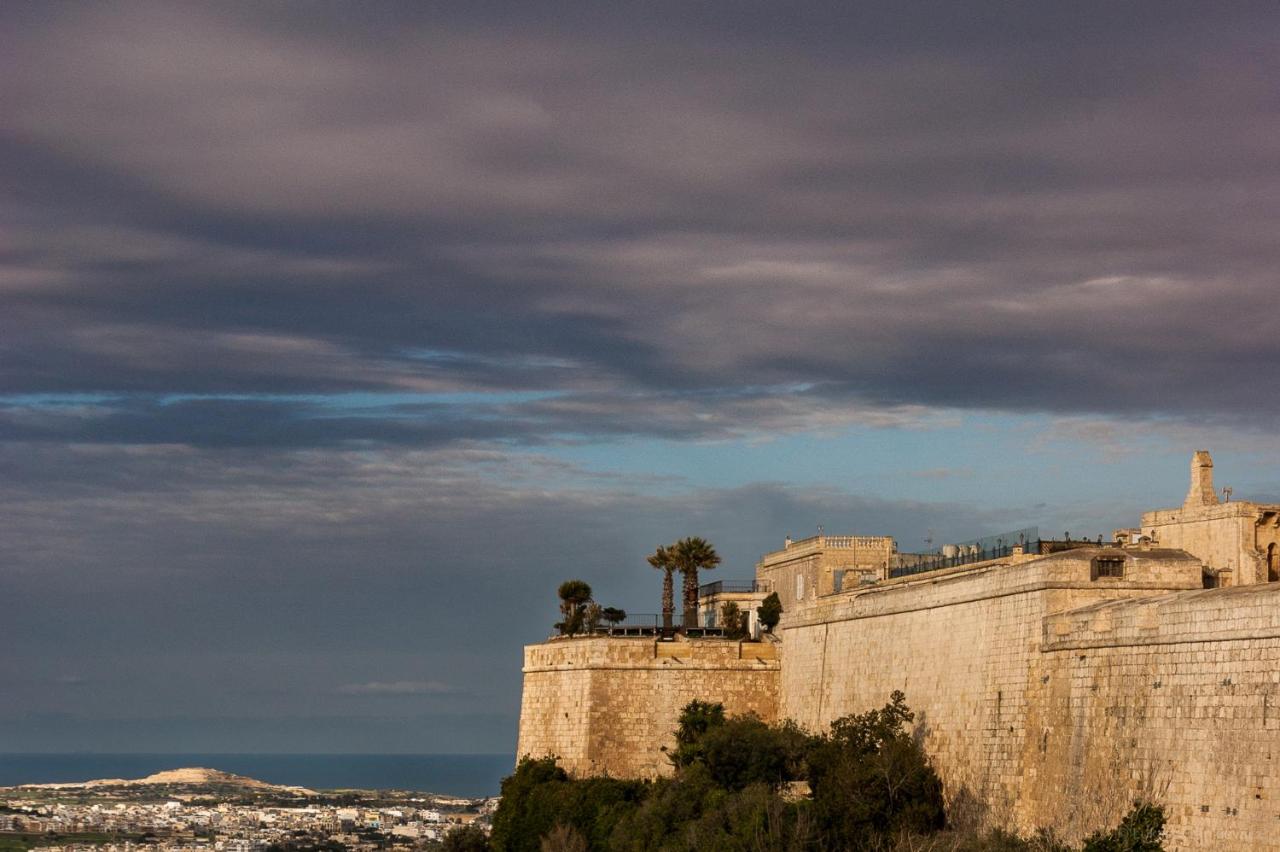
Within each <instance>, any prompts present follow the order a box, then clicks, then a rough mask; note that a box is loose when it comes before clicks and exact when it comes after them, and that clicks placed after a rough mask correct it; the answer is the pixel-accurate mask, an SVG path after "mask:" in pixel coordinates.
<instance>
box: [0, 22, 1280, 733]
mask: <svg viewBox="0 0 1280 852" xmlns="http://www.w3.org/2000/svg"><path fill="white" fill-rule="evenodd" d="M620 6H621V4H599V3H560V4H553V5H550V6H548V5H545V4H540V5H539V6H538V9H537V10H536V11H535V10H533V9H532V8H531V7H530V6H529V5H528V4H504V3H487V2H477V3H467V4H460V5H455V7H454V8H452V9H449V8H443V7H441V6H440V5H439V4H428V5H424V4H420V3H393V2H388V3H380V4H378V5H376V6H334V5H318V4H313V3H305V4H287V3H277V4H272V5H269V6H264V5H263V4H257V3H230V2H228V3H184V4H171V3H154V4H152V3H129V4H118V5H117V4H106V3H97V4H27V5H19V4H10V5H8V6H7V7H5V8H4V10H3V11H2V12H0V599H4V600H7V601H16V602H18V605H15V606H10V607H9V608H8V613H7V615H6V618H5V619H3V620H0V645H2V646H4V647H5V648H6V649H7V650H10V653H9V654H7V655H5V658H4V659H3V660H0V677H4V678H5V679H6V681H5V682H6V683H10V684H16V685H17V687H18V688H14V689H6V690H2V691H0V732H6V733H5V735H6V736H9V737H10V740H4V739H3V737H0V750H4V749H11V750H12V749H19V748H25V749H28V750H30V749H38V748H98V747H102V746H101V744H102V743H110V744H111V746H112V747H114V748H117V749H122V750H127V749H135V748H136V749H142V750H147V749H151V750H155V749H157V748H161V747H172V744H173V743H182V742H189V743H205V744H206V745H208V746H209V747H219V748H228V749H230V750H235V749H236V748H237V745H236V743H237V742H238V743H239V744H240V746H239V747H243V748H244V749H257V748H266V747H270V746H271V745H272V744H273V743H274V744H277V745H278V744H280V743H287V744H288V747H289V748H294V749H299V750H310V749H318V750H325V749H326V748H332V746H333V742H334V741H335V740H336V739H342V740H343V741H344V742H347V743H350V744H352V745H351V747H352V748H353V749H360V748H363V749H369V750H383V749H397V750H406V749H409V750H413V749H416V750H422V751H432V750H452V749H463V750H490V749H505V748H509V747H510V742H509V741H508V740H507V739H504V737H506V736H507V734H508V733H510V732H512V731H513V728H512V727H511V725H512V719H513V716H514V713H515V707H516V685H517V683H518V667H519V659H518V656H519V655H518V653H517V652H516V651H515V650H514V649H515V648H516V647H517V646H518V645H519V644H520V643H522V642H525V641H534V640H537V639H538V638H540V637H541V636H542V635H543V634H544V631H545V630H546V627H547V624H548V623H549V620H552V619H554V600H550V599H549V598H550V590H551V589H553V588H554V585H555V583H556V582H558V581H559V580H561V579H563V578H564V577H565V576H567V575H569V574H573V575H581V576H585V577H588V578H589V579H590V580H591V582H592V583H593V584H595V585H596V586H597V588H598V590H599V591H600V593H601V596H602V597H604V598H607V601H606V602H610V603H618V604H621V605H624V606H626V607H628V608H629V609H636V607H637V606H639V607H641V608H643V607H648V606H652V603H649V602H651V601H652V600H653V597H654V596H653V591H654V587H653V578H652V576H650V574H651V572H648V573H646V571H647V569H645V566H644V564H643V561H642V557H643V554H644V553H646V552H648V551H649V550H650V549H651V548H652V547H653V546H654V545H655V544H657V543H658V542H662V541H669V540H671V539H673V538H675V537H677V536H679V535H684V534H691V533H698V534H702V535H706V536H707V537H709V538H711V539H712V540H713V541H715V542H716V543H717V544H718V545H719V546H720V547H721V550H722V552H723V553H724V554H725V555H726V573H732V575H733V576H738V577H742V576H745V575H746V574H748V573H749V571H750V566H751V565H752V564H753V562H754V561H755V559H756V558H757V557H758V555H759V554H760V552H762V551H764V550H767V549H769V548H772V547H775V546H776V545H777V542H778V541H779V540H780V539H781V537H782V536H783V535H785V534H787V533H789V532H795V533H800V532H802V531H807V530H808V529H811V528H812V525H813V523H815V521H817V522H821V521H823V520H827V521H830V522H832V523H833V524H835V523H839V524H841V525H847V527H848V528H849V529H850V531H860V532H867V533H889V534H893V535H897V536H899V537H900V538H902V539H903V541H904V542H907V541H919V540H920V537H921V529H922V528H923V527H929V528H932V529H933V530H934V532H935V533H936V534H937V536H938V539H939V540H942V539H945V538H971V537H973V536H974V535H975V534H978V533H981V532H989V531H995V530H999V529H1002V528H1012V527H1015V526H1022V525H1023V524H1025V523H1031V522H1036V521H1038V520H1040V519H1041V518H1040V515H1039V514H1038V513H1041V510H1042V509H1044V507H1043V506H1037V505H1034V503H1033V504H1032V505H1030V506H1028V505H1022V506H1018V505H1012V506H1011V505H1008V504H1009V502H1011V500H1012V498H1011V497H1009V495H1010V493H1011V489H1012V488H1013V487H1014V486H1011V485H1010V479H1011V476H1012V474H1011V473H1010V471H1012V470H1019V471H1025V470H1027V469H1029V468H1031V467H1033V465H1030V464H1026V463H1025V460H1019V459H1017V458H1014V456H1015V455H1016V454H1017V453H1018V452H1020V451H1021V450H1022V449H1024V448H1025V447H1026V446H1033V445H1034V443H1035V440H1036V439H1035V438H1034V437H1026V438H1025V440H1024V441H1023V442H1022V443H1021V444H1018V445H1017V446H1010V447H1009V448H1007V449H1006V448H1003V447H993V446H992V445H993V444H996V443H999V442H1000V441H1001V440H1002V437H1001V435H1002V434H1007V433H1001V434H997V433H996V432H994V431H986V432H984V431H983V429H984V427H983V426H982V425H976V426H975V425H973V424H974V422H975V421H979V422H980V421H981V420H982V418H989V417H997V416H1014V417H1024V418H1029V419H1030V420H1029V422H1034V423H1036V424H1039V425H1041V426H1043V425H1045V424H1047V427H1046V430H1045V435H1046V436H1048V437H1046V438H1045V440H1049V441H1053V440H1058V439H1059V438H1058V437H1055V436H1062V435H1069V436H1070V440H1071V441H1075V442H1077V445H1079V444H1091V445H1093V446H1095V447H1100V448H1101V451H1102V452H1104V453H1105V454H1106V457H1107V460H1108V463H1110V462H1117V464H1118V461H1117V460H1124V459H1125V458H1127V457H1130V456H1131V455H1132V454H1133V453H1134V452H1135V447H1139V448H1140V447H1141V445H1142V442H1143V441H1149V440H1152V439H1151V437H1150V436H1151V435H1152V434H1155V433H1157V432H1161V433H1162V434H1165V435H1170V436H1176V441H1174V442H1175V443H1177V444H1178V453H1181V452H1182V447H1183V446H1185V445H1188V444H1189V443H1191V442H1193V441H1194V442H1198V441H1199V440H1200V439H1201V437H1202V436H1203V435H1205V434H1209V433H1206V431H1205V430H1206V429H1207V428H1209V427H1211V428H1212V429H1213V430H1214V431H1213V432H1212V434H1213V435H1215V436H1218V438H1220V441H1219V444H1218V445H1227V444H1228V443H1229V444H1231V445H1232V446H1233V449H1235V448H1240V452H1241V455H1242V456H1243V455H1244V454H1246V453H1254V454H1256V455H1258V456H1261V454H1262V453H1263V451H1264V450H1268V449H1269V448H1272V447H1273V446H1274V439H1273V438H1270V437H1268V436H1267V434H1268V432H1269V431H1274V423H1275V420H1276V417H1277V416H1278V415H1280V395H1277V394H1276V393H1274V391H1273V390H1272V389H1271V386H1272V385H1273V384H1274V381H1273V380H1272V377H1273V376H1274V375H1275V374H1276V372H1277V368H1280V334H1277V333H1276V322H1275V314H1276V311H1275V309H1274V306H1273V302H1274V299H1275V294H1276V292H1277V282H1276V270H1277V269H1280V243H1277V241H1276V239H1275V234H1276V233H1277V232H1278V231H1280V142H1278V141H1277V140H1280V103H1278V102H1277V99H1276V97H1275V82H1274V81H1275V80H1276V79H1278V78H1280V67H1278V66H1280V59H1278V58H1277V54H1276V51H1275V50H1274V44H1275V40H1276V36H1277V35H1278V34H1280V16H1277V14H1276V11H1275V8H1274V4H1249V3H1239V4H1231V5H1230V6H1229V7H1227V6H1223V5H1221V4H1218V5H1214V6H1212V7H1210V6H1208V5H1205V4H1199V3H1177V2H1167V0H1161V2H1146V3H1128V4H1115V3H1083V4H1081V3H1075V4H1061V3H1020V4H1007V3H964V4H955V3H938V4H933V3H923V2H921V3H902V2H892V3H890V2H884V3H878V2H873V3H857V4H849V3H832V4H828V5H822V4H813V3H794V4H786V5H769V4H749V3H741V2H734V3H700V4H696V5H695V4H688V3H665V2H656V3H646V4H643V5H636V6H634V7H630V8H620ZM966 418H969V419H966ZM1035 418H1040V419H1039V420H1036V419H1035ZM852 432H859V434H863V433H865V434H869V435H873V436H874V437H873V438H870V439H868V440H867V441H866V442H865V443H864V444H863V445H860V449H862V450H863V451H865V452H866V453H867V459H866V461H867V465H866V467H868V468H871V467H873V466H874V465H872V464H871V463H872V462H875V461H877V460H879V459H882V458H888V457H894V458H896V457H898V456H899V455H900V456H902V457H904V458H905V461H904V463H903V464H901V465H899V468H900V469H898V470H897V471H896V474H895V475H896V476H898V477H899V478H905V479H906V480H909V481H912V482H914V483H916V484H917V487H918V489H919V490H920V491H921V492H923V490H924V489H934V491H933V492H924V493H934V495H935V499H933V500H932V502H928V503H925V502H920V501H917V500H908V499H904V498H902V497H901V496H900V495H899V496H894V495H893V494H888V495H885V494H882V493H881V490H882V489H879V488H878V486H880V485H881V484H882V482H880V481H878V480H877V479H876V478H875V477H874V476H872V475H871V474H867V475H866V476H863V477H862V478H858V476H847V477H844V478H843V479H838V478H837V477H836V475H835V474H834V473H828V471H835V470H836V469H837V467H838V466H837V465H836V464H835V463H834V462H833V463H831V464H830V465H828V464H827V463H826V462H825V460H823V459H821V458H817V459H815V458H814V454H815V453H816V452H817V451H816V450H815V449H814V446H813V445H810V444H806V442H807V441H811V440H817V438H816V437H815V436H831V435H837V436H839V435H842V434H848V433H852ZM922 433H924V434H928V435H937V436H938V438H937V443H938V444H939V445H944V446H946V447H947V448H948V449H954V452H951V453H945V454H941V453H934V454H930V456H931V457H930V458H928V459H917V458H914V457H913V453H910V452H907V451H906V450H904V449H903V448H904V447H912V448H914V447H917V446H920V445H921V443H922V442H910V441H907V440H906V439H904V438H902V436H903V435H907V434H912V435H919V434H922ZM895 436H896V437H895ZM1024 437H1025V436H1024ZM766 440H772V441H775V442H776V444H777V448H776V449H775V450H774V451H773V455H772V456H770V457H769V461H770V462H771V469H772V470H775V471H777V470H781V471H783V472H784V475H777V476H766V475H762V474H760V473H758V472H757V471H755V470H754V469H750V468H749V467H748V464H747V462H745V461H743V460H741V459H737V460H731V461H729V462H725V463H720V467H719V469H716V470H710V471H709V468H710V467H712V466H714V464H713V462H711V461H708V459H710V458H711V456H710V455H708V454H700V452H701V451H702V450H703V449H705V448H706V447H708V446H710V445H714V446H719V447H724V446H728V447H730V448H731V449H732V450H734V451H737V450H740V449H742V448H746V447H753V446H756V445H757V444H758V443H759V442H761V441H766ZM1171 440H1173V439H1171ZM788 442H790V443H788ZM925 443H927V442H925ZM973 446H980V447H981V448H982V449H980V450H972V449H971V448H972V447H973ZM584 448H585V449H584ZM621 448H625V450H626V451H627V453H628V461H627V463H626V464H622V463H621V462H617V459H618V458H620V457H621V452H622V450H621ZM592 451H594V452H595V455H592V454H591V453H592ZM646 452H650V453H652V454H653V455H655V456H656V455H657V454H658V453H666V454H670V455H671V456H672V457H673V458H678V459H680V460H682V461H684V460H687V462H688V464H687V469H680V464H679V463H678V462H673V461H670V460H668V459H665V458H664V459H663V461H664V464H661V465H660V464H658V463H657V461H658V460H657V459H656V458H655V459H654V460H653V461H652V462H648V463H646V460H645V459H644V454H645V453H646ZM707 452H708V453H709V452H710V451H707ZM1006 452H1007V454H1008V456H1009V457H1008V458H1006V457H1002V453H1006ZM575 453H576V454H577V455H575ZM610 453H615V454H616V455H615V456H610ZM741 455H743V456H744V457H745V452H743V453H742V454H741ZM801 455H803V456H804V458H805V460H806V461H805V462H804V463H798V459H799V457H800V456H801ZM939 456H942V457H939ZM720 458H723V457H720ZM756 458H759V456H756ZM583 459H588V460H586V461H583ZM637 459H638V460H637ZM614 462H617V463H614ZM1055 464H1056V465H1058V467H1057V468H1055V471H1060V470H1063V469H1072V470H1074V471H1076V472H1077V473H1079V472H1080V471H1083V470H1089V471H1097V470H1098V469H1099V468H1097V467H1086V466H1082V465H1081V464H1080V462H1079V459H1078V458H1073V459H1070V460H1063V459H1057V460H1055ZM1180 464H1181V462H1179V465H1180ZM793 468H804V469H806V470H808V471H810V472H811V473H810V477H809V482H808V484H806V485H803V486H801V485H797V484H795V482H794V481H793V477H792V475H791V471H792V469H793ZM815 469H816V470H818V472H819V474H823V475H822V476H820V475H818V474H813V473H812V471H814V470H815ZM839 469H840V470H844V469H845V468H844V467H839ZM1132 469H1133V468H1132V467H1129V468H1125V470H1126V471H1127V472H1126V473H1125V474H1123V476H1122V475H1121V474H1118V473H1112V474H1110V476H1111V479H1110V480H1108V481H1107V482H1103V483H1101V484H1100V483H1098V482H1092V483H1085V484H1083V485H1081V486H1080V487H1079V493H1078V494H1077V495H1076V498H1077V499H1076V502H1074V503H1071V502H1066V501H1063V500H1061V499H1060V500H1059V502H1058V503H1057V505H1056V506H1054V507H1052V509H1053V511H1054V514H1053V515H1052V517H1048V518H1046V519H1045V521H1044V522H1045V523H1050V522H1052V523H1059V522H1061V523H1063V524H1067V523H1068V522H1069V523H1070V524H1071V528H1072V529H1080V528H1085V527H1086V526H1087V527H1089V528H1091V531H1092V530H1106V529H1108V527H1107V526H1106V525H1105V524H1106V521H1107V520H1108V519H1110V518H1111V517H1112V514H1113V512H1112V510H1114V509H1119V510H1121V511H1120V512H1119V514H1121V515H1122V516H1121V517H1119V518H1118V519H1116V520H1117V522H1119V523H1124V522H1127V521H1129V520H1130V518H1129V517H1128V515H1125V514H1124V513H1126V512H1130V511H1132V510H1135V509H1141V508H1144V506H1141V505H1136V506H1130V505H1129V503H1128V502H1126V501H1127V500H1128V499H1129V496H1130V495H1132V494H1134V493H1135V492H1134V491H1128V492H1125V496H1116V495H1114V494H1110V496H1106V497H1103V496H1099V495H1100V494H1102V493H1103V492H1108V493H1109V491H1108V488H1109V486H1116V485H1117V484H1120V485H1124V486H1128V485H1130V484H1131V482H1132V481H1134V480H1135V477H1134V476H1133V475H1131V474H1130V473H1129V472H1128V471H1131V470H1132ZM655 470H662V471H664V472H663V473H660V474H659V473H654V471H655ZM672 470H678V472H677V473H671V472H670V471H672ZM1259 470H1261V471H1263V472H1262V473H1258V474H1257V478H1258V479H1259V480H1262V479H1265V474H1266V471H1267V470H1270V469H1269V468H1266V467H1265V466H1262V467H1260V468H1259ZM708 472H710V473H712V474H715V477H716V478H717V482H716V484H714V485H710V484H707V482H705V481H703V480H702V479H701V476H702V475H703V474H707V473H708ZM878 475H881V476H882V475H883V473H881V474H878ZM1080 475H1081V476H1083V475H1084V474H1083V473H1080ZM824 476H825V478H824ZM1060 478H1061V477H1057V478H1055V477H1051V476H1049V475H1047V474H1046V475H1045V476H1044V479H1045V483H1044V486H1045V487H1046V488H1047V487H1049V485H1051V484H1052V485H1054V486H1055V487H1056V486H1057V479H1060ZM1050 479H1054V482H1052V483H1050V482H1049V480H1050ZM1122 479H1123V480H1124V481H1123V482H1121V480H1122ZM815 481H818V484H817V485H815V484H814V482H815ZM1264 485H1265V483H1264ZM1024 486H1025V483H1024ZM1024 490H1025V487H1024ZM1058 490H1059V496H1061V493H1062V492H1063V491H1065V490H1068V489H1065V487H1064V488H1059V489H1058ZM1173 490H1174V491H1175V492H1176V491H1177V489H1176V488H1175V489H1173ZM1019 493H1022V492H1019ZM957 494H963V495H964V498H963V499H955V495H957ZM1174 497H1175V498H1176V497H1177V494H1176V493H1175V494H1174ZM1036 499H1041V498H1039V497H1037V498H1036ZM1044 499H1050V498H1044ZM1023 502H1026V501H1023ZM1047 511H1048V510H1046V512H1047ZM833 528H834V527H833ZM219 720H221V721H219ZM232 720H234V721H232ZM449 726H452V728H450V727H449ZM237 730H244V731H246V732H250V731H256V732H257V733H254V734H250V733H245V734H244V738H243V739H240V740H237V739H236V736H237V735H236V733H235V731H237ZM446 730H454V731H458V732H463V733H459V734H457V735H456V736H454V737H450V736H448V735H446V734H445V733H443V732H445V731H446ZM201 731H203V732H204V733H203V734H202V733H201ZM149 732H150V733H149ZM157 732H161V733H157ZM162 733H163V736H162ZM95 737H97V739H95ZM201 737H204V739H201ZM486 743H487V744H488V745H487V746H486V745H485V744H486Z"/></svg>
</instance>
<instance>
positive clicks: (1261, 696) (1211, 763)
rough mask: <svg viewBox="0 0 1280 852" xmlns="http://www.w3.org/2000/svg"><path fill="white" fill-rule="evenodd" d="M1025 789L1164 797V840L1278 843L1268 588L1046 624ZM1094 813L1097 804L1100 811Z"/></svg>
mask: <svg viewBox="0 0 1280 852" xmlns="http://www.w3.org/2000/svg"><path fill="white" fill-rule="evenodd" d="M1042 642H1043V644H1042V648H1043V653H1042V655H1041V664H1040V667H1039V671H1041V672H1043V674H1042V675H1041V678H1042V679H1043V681H1042V682H1040V683H1035V684H1033V689H1032V691H1031V693H1030V695H1029V698H1030V700H1031V701H1032V702H1033V703H1034V704H1035V706H1036V707H1037V711H1036V713H1034V714H1033V715H1032V716H1031V717H1030V718H1029V723H1028V732H1027V739H1028V741H1029V742H1030V744H1031V746H1032V748H1031V749H1030V751H1029V753H1028V754H1027V758H1026V764H1027V767H1028V770H1029V773H1028V774H1029V778H1028V780H1029V781H1030V784H1029V786H1028V789H1027V793H1026V795H1027V798H1028V800H1029V803H1030V804H1031V805H1032V806H1033V807H1032V808H1031V809H1029V811H1028V813H1029V814H1038V815H1040V817H1041V819H1042V820H1044V821H1045V822H1046V823H1047V822H1057V823H1066V824H1079V823H1083V822H1090V821H1092V820H1091V818H1096V817H1097V816H1099V815H1098V814H1093V813H1090V810H1091V809H1090V808H1088V807H1087V806H1086V807H1084V808H1083V809H1082V808H1081V805H1082V804H1085V803H1088V802H1090V801H1091V800H1092V801H1096V802H1099V803H1109V804H1111V805H1112V808H1111V809H1110V810H1111V813H1110V814H1101V816H1103V817H1107V816H1110V817H1111V818H1114V817H1115V816H1116V814H1117V812H1118V811H1117V808H1119V807H1121V806H1123V804H1124V803H1125V802H1126V801H1127V800H1128V799H1129V798H1131V797H1132V796H1134V795H1139V794H1141V795H1150V796H1153V797H1154V798H1157V799H1158V800H1160V801H1162V802H1163V803H1164V804H1165V807H1166V812H1167V814H1168V816H1169V819H1170V825H1169V828H1168V834H1169V837H1170V839H1171V840H1172V841H1173V843H1172V844H1171V846H1172V848H1182V849H1221V850H1247V849H1257V850H1280V706H1278V705H1280V586H1277V585H1257V586H1245V587H1240V588H1232V589H1214V590H1209V591H1201V592H1188V593H1181V594H1176V595H1167V596H1162V597H1156V598H1150V599H1146V600H1134V601H1123V602H1116V603H1107V604H1097V605H1094V606H1090V607H1085V608H1081V609H1077V610H1074V611H1072V612H1067V613H1061V614H1057V615H1053V616H1050V617H1049V618H1047V619H1046V620H1045V623H1044V635H1043V640H1042ZM1104 810H1105V809H1104Z"/></svg>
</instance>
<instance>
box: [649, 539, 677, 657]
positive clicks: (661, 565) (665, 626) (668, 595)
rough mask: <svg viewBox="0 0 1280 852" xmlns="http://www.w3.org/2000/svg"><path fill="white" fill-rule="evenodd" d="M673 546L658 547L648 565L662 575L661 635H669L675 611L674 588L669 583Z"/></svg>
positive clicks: (673, 561) (673, 566)
mask: <svg viewBox="0 0 1280 852" xmlns="http://www.w3.org/2000/svg"><path fill="white" fill-rule="evenodd" d="M674 548H675V545H672V546H671V547H664V546H662V545H659V546H658V548H657V549H656V550H654V551H653V554H652V555H651V556H649V564H650V565H652V566H653V567H654V568H655V569H657V570H659V571H661V572H663V573H662V635H663V636H670V635H671V619H672V616H674V615H675V611H676V594H675V588H674V586H673V584H672V581H671V575H672V572H674V571H675V570H676V561H675V553H674V552H673V551H674Z"/></svg>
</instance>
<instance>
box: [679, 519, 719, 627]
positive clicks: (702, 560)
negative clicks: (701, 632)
mask: <svg viewBox="0 0 1280 852" xmlns="http://www.w3.org/2000/svg"><path fill="white" fill-rule="evenodd" d="M673 549H674V550H675V556H676V559H675V561H676V568H677V569H678V570H679V571H680V573H681V574H683V575H684V626H685V628H689V627H697V626H698V571H700V570H702V571H709V570H711V569H712V568H714V567H716V566H717V565H719V564H720V554H718V553H716V549H715V548H714V547H712V546H711V543H710V542H708V541H707V540H706V539H704V538H698V537H697V536H692V537H690V538H682V539H680V540H679V541H677V542H676V543H675V545H673Z"/></svg>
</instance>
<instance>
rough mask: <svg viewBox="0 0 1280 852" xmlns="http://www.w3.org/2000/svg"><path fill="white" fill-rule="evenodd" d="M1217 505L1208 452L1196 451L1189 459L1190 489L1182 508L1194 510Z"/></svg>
mask: <svg viewBox="0 0 1280 852" xmlns="http://www.w3.org/2000/svg"><path fill="white" fill-rule="evenodd" d="M1216 505H1218V493H1217V492H1216V491H1214V490H1213V458H1212V456H1210V455H1209V451H1208V450H1196V453H1195V455H1193V456H1192V457H1191V488H1190V489H1189V490H1188V491H1187V499H1186V500H1185V501H1183V503H1182V508H1183V509H1186V510H1190V509H1196V508H1199V507H1201V506H1216Z"/></svg>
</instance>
